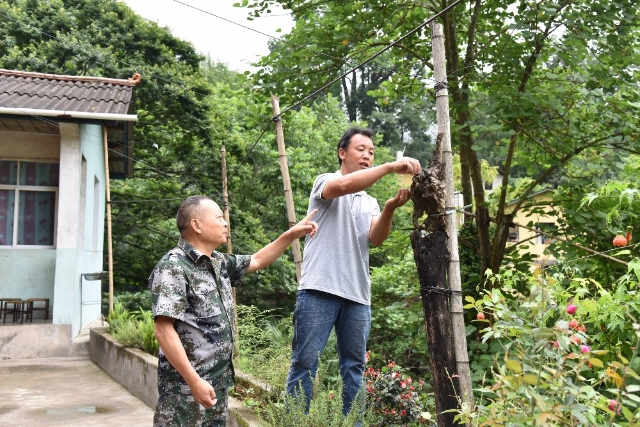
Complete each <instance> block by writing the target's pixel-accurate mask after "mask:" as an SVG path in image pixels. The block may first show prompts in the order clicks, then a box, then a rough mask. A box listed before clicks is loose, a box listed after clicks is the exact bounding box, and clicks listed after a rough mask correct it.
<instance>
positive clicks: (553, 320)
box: [459, 271, 640, 426]
mask: <svg viewBox="0 0 640 427" xmlns="http://www.w3.org/2000/svg"><path fill="white" fill-rule="evenodd" d="M489 280H490V281H491V283H492V286H493V289H492V291H486V292H484V295H483V297H482V298H481V299H478V300H476V299H474V298H472V297H466V300H467V302H468V303H469V304H467V305H466V306H465V308H467V309H474V310H476V311H483V312H484V313H485V314H486V315H487V318H486V319H485V320H478V321H477V324H478V325H479V327H481V328H483V329H482V330H481V331H480V332H481V334H482V342H483V343H487V342H493V343H497V344H498V345H496V346H493V347H492V352H491V354H492V356H493V363H492V365H491V371H490V372H491V373H490V375H489V376H487V377H486V378H484V380H483V383H482V387H481V388H479V389H478V390H477V392H480V395H481V400H480V402H479V404H478V405H477V412H476V413H474V414H473V415H470V414H469V413H460V414H459V415H460V417H461V418H462V419H465V417H468V416H471V417H472V418H474V419H475V421H474V422H478V423H483V422H492V423H499V424H504V423H515V424H517V425H541V424H553V425H567V426H574V425H585V426H586V425H591V426H601V425H605V424H610V423H613V424H612V425H620V426H637V425H639V424H640V400H639V399H637V396H636V394H637V391H638V390H639V389H640V388H639V387H640V375H638V373H637V369H638V366H640V364H639V363H638V360H637V359H638V356H639V355H638V348H637V347H638V342H639V339H640V324H638V323H637V321H635V320H634V319H638V318H639V317H640V305H639V304H638V282H637V278H636V280H634V281H622V280H621V281H619V282H617V283H616V290H615V292H614V294H615V297H614V296H613V294H611V293H610V292H608V291H605V290H604V289H602V287H601V286H600V285H599V284H597V283H596V282H594V281H592V280H590V279H581V278H576V277H571V276H568V275H566V274H564V273H563V272H560V273H557V274H553V275H538V276H530V275H527V274H523V273H514V272H511V271H505V272H503V273H501V274H499V275H490V276H489ZM522 282H526V283H527V284H528V286H523V284H522ZM524 287H527V288H529V289H530V292H529V293H527V294H523V293H521V292H519V291H518V289H520V288H524ZM610 297H612V298H611V299H615V300H616V303H615V305H617V307H614V304H611V303H607V300H608V299H610ZM569 303H571V304H574V305H576V306H577V312H576V313H575V314H574V315H571V314H568V313H567V311H566V307H567V305H568V304H569ZM621 318H623V319H626V321H621V320H620V319H621ZM573 320H575V322H574V323H572V322H571V321H573ZM630 321H631V322H630ZM632 323H633V325H632ZM632 343H635V346H634V345H632ZM610 399H616V400H617V402H620V403H621V405H622V408H621V411H620V412H619V413H615V412H614V411H612V410H610V409H609V408H608V402H609V401H610Z"/></svg>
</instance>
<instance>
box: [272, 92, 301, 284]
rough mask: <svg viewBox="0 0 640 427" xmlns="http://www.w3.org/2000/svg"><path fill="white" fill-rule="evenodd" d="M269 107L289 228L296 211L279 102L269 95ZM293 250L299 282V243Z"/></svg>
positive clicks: (293, 244) (294, 218)
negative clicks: (271, 109)
mask: <svg viewBox="0 0 640 427" xmlns="http://www.w3.org/2000/svg"><path fill="white" fill-rule="evenodd" d="M271 106H272V107H273V117H275V120H274V125H275V128H276V142H277V143H278V158H279V159H280V172H281V173H282V183H283V184H284V198H285V202H286V206H287V220H288V221H289V227H293V226H294V225H296V223H297V221H296V211H295V209H294V205H293V192H292V191H291V179H290V178H289V164H288V163H287V150H286V149H285V146H284V131H283V129H282V119H281V117H280V102H279V101H278V98H276V97H275V96H274V95H271ZM291 248H292V250H293V262H294V263H295V266H296V280H297V281H298V282H300V275H301V274H302V252H301V251H300V241H299V240H298V239H296V240H294V241H293V243H292V244H291Z"/></svg>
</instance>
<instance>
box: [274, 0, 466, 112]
mask: <svg viewBox="0 0 640 427" xmlns="http://www.w3.org/2000/svg"><path fill="white" fill-rule="evenodd" d="M462 1H463V0H456V1H455V2H453V3H451V4H450V5H449V6H447V7H445V8H444V9H442V10H441V11H440V12H438V13H436V14H435V15H434V16H432V17H431V18H429V19H427V20H426V21H424V22H423V23H422V24H420V25H418V26H417V27H415V28H414V29H413V30H411V31H409V32H408V33H406V34H405V35H404V36H402V37H400V38H399V39H397V40H395V41H393V42H391V43H390V44H389V45H387V46H385V47H384V48H382V49H380V50H379V51H378V52H376V53H374V54H373V55H371V56H369V57H368V58H367V59H365V60H364V61H362V62H360V63H359V64H358V65H356V66H355V67H353V68H351V69H349V70H348V71H346V72H345V73H343V74H341V75H340V76H338V77H336V78H334V79H332V80H331V81H329V82H328V83H325V84H324V85H322V87H320V88H319V89H316V90H314V91H313V92H311V93H310V94H309V95H307V96H305V97H304V98H302V99H301V100H300V101H298V102H296V103H294V104H293V105H290V106H289V107H287V108H285V109H283V110H282V111H281V112H280V115H282V114H284V113H286V112H287V111H289V110H291V109H293V108H296V107H297V106H299V105H300V104H302V103H303V102H305V101H307V100H308V99H310V98H312V97H313V96H315V95H317V94H318V93H320V92H322V91H323V90H325V89H326V88H328V87H329V86H331V85H332V84H334V83H335V82H337V81H339V80H340V79H342V78H344V77H346V76H347V75H348V74H350V73H352V72H353V71H355V70H357V69H358V68H360V67H362V66H363V65H366V64H368V63H369V62H371V61H373V60H374V59H376V58H377V57H378V56H380V55H382V54H383V53H384V52H386V51H387V50H389V49H391V48H392V47H394V46H395V45H397V44H398V43H400V42H401V41H403V40H405V39H406V38H408V37H410V36H412V35H413V34H415V33H416V32H417V31H419V30H421V29H422V28H424V27H425V26H426V25H428V24H430V23H431V22H433V21H435V20H436V19H437V18H439V17H440V16H442V15H444V14H445V13H447V12H448V11H449V10H451V9H453V8H454V7H455V6H457V5H458V4H459V3H461V2H462ZM274 118H275V117H274Z"/></svg>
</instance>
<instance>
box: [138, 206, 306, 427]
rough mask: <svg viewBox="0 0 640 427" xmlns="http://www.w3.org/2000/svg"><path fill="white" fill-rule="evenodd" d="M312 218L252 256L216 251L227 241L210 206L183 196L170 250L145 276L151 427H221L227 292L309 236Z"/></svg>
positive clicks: (229, 345)
mask: <svg viewBox="0 0 640 427" xmlns="http://www.w3.org/2000/svg"><path fill="white" fill-rule="evenodd" d="M314 214H315V212H312V213H311V214H310V215H308V216H307V217H306V218H305V219H303V220H302V221H300V222H299V223H298V224H296V225H295V226H293V227H291V228H290V229H289V230H287V231H285V232H284V233H283V234H282V235H280V237H278V238H277V239H276V240H274V241H273V242H271V243H270V244H268V245H267V246H265V247H264V248H262V249H261V250H259V251H258V252H256V253H255V254H254V255H235V256H234V255H226V254H221V253H219V252H216V251H215V249H216V248H218V247H219V246H220V245H222V244H223V243H226V241H227V237H228V231H227V223H226V221H225V220H224V218H223V215H222V211H221V210H220V208H219V207H218V205H217V204H216V203H215V202H214V201H213V200H211V199H210V198H208V197H204V196H191V197H188V198H187V199H185V200H184V201H183V203H182V205H181V206H180V209H179V210H178V215H177V218H176V222H177V225H178V230H179V231H180V236H181V237H180V239H179V240H178V245H177V246H176V247H175V248H174V249H172V250H171V251H169V252H168V253H167V254H166V255H165V256H164V257H163V258H162V259H161V260H160V261H159V262H158V264H157V265H156V267H155V269H154V270H153V272H152V273H151V276H150V277H149V287H150V288H151V294H152V296H153V314H154V319H155V335H156V338H157V339H158V343H159V344H160V355H159V360H158V393H159V398H158V404H157V406H156V411H155V415H154V420H153V424H154V426H155V427H160V426H190V427H191V426H214V427H218V426H221V427H223V426H225V425H226V414H227V399H228V394H227V390H228V387H230V386H231V385H233V380H234V371H233V364H232V361H231V360H232V352H233V333H232V325H233V323H234V319H233V297H232V292H231V287H232V286H237V285H239V284H240V280H241V279H242V277H243V276H244V275H245V274H246V273H250V272H252V271H256V270H260V269H263V268H265V267H267V266H268V265H270V264H272V263H273V262H274V261H275V260H276V259H278V257H279V256H280V255H282V253H283V252H284V251H285V250H286V249H287V247H288V246H289V245H290V244H291V242H293V240H295V239H297V238H300V237H302V236H304V235H306V234H309V235H310V236H313V235H315V233H316V230H317V225H316V223H315V222H312V221H311V218H312V217H313V215H314Z"/></svg>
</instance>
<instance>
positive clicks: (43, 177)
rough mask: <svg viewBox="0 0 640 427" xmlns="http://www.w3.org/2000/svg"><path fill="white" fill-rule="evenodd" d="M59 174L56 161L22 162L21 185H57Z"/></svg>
mask: <svg viewBox="0 0 640 427" xmlns="http://www.w3.org/2000/svg"><path fill="white" fill-rule="evenodd" d="M59 174H60V166H59V165H58V164H56V163H33V162H20V185H34V186H39V187H57V186H58V177H59Z"/></svg>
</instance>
